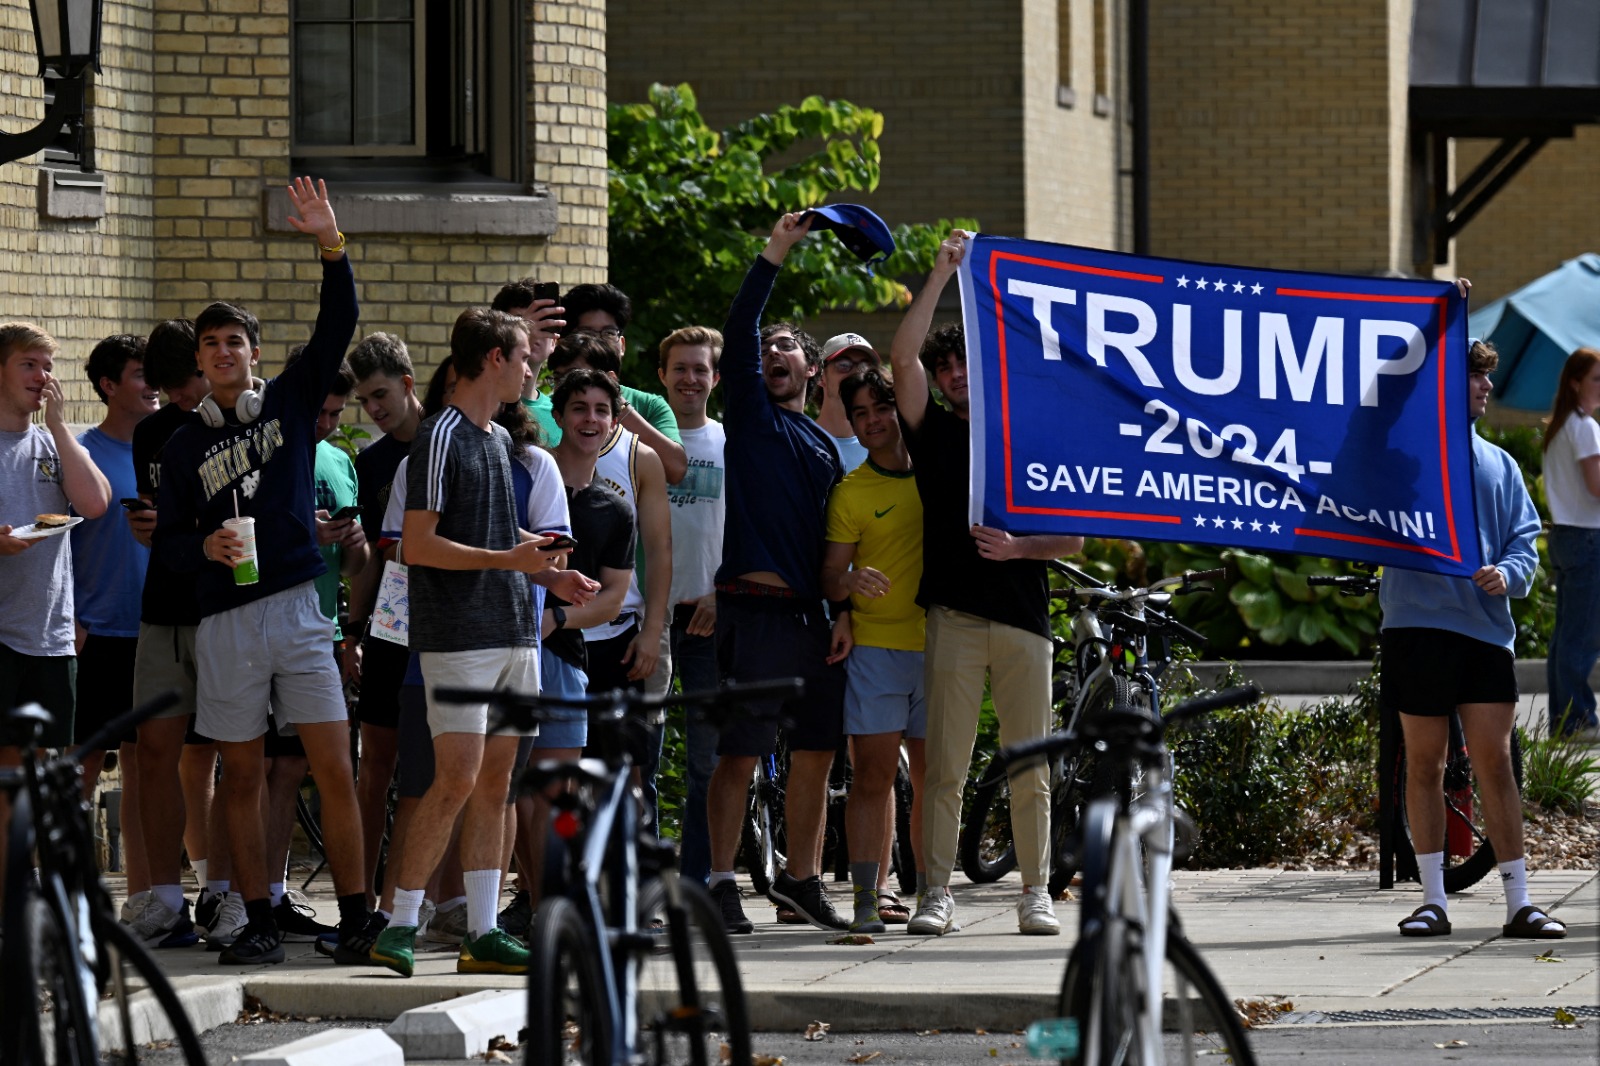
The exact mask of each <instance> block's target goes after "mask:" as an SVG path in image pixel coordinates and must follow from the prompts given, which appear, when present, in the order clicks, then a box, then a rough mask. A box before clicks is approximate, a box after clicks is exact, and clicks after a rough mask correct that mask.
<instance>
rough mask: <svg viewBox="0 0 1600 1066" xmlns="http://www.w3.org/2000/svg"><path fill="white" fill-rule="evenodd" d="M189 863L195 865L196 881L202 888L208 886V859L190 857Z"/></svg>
mask: <svg viewBox="0 0 1600 1066" xmlns="http://www.w3.org/2000/svg"><path fill="white" fill-rule="evenodd" d="M189 865H190V866H193V867H194V883H195V884H197V885H199V886H200V887H201V888H205V887H206V861H205V860H204V859H190V860H189Z"/></svg>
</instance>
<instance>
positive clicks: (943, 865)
mask: <svg viewBox="0 0 1600 1066" xmlns="http://www.w3.org/2000/svg"><path fill="white" fill-rule="evenodd" d="M967 236H968V235H967V234H965V233H963V232H962V231H959V230H957V231H956V232H954V233H952V234H951V235H950V237H948V238H947V239H946V240H945V241H944V242H943V243H941V244H940V245H939V252H938V255H937V257H936V259H935V261H934V266H933V270H932V271H931V272H930V273H929V275H928V281H927V284H926V285H924V286H923V288H922V291H921V292H920V293H918V294H917V298H916V299H915V300H914V301H913V302H912V304H911V308H910V309H909V310H908V311H907V312H906V316H905V319H904V320H903V321H902V322H901V324H900V328H899V330H898V331H897V332H896V333H895V337H894V344H893V347H892V348H891V350H890V360H891V362H892V363H893V366H894V371H895V379H896V381H897V382H898V383H899V387H897V388H896V389H895V404H896V407H897V408H898V409H899V414H900V422H901V427H902V433H903V436H904V438H905V442H906V446H907V448H908V450H909V451H910V453H911V458H912V467H913V470H914V471H915V476H916V480H917V490H918V492H919V493H920V494H921V496H922V506H923V571H922V583H921V588H920V590H919V592H918V595H917V602H918V603H919V604H921V605H922V606H923V607H924V608H926V610H927V612H928V623H927V642H926V655H925V658H924V669H925V680H924V688H925V691H926V695H927V706H928V737H927V771H926V780H925V787H926V789H927V799H926V800H925V801H924V805H923V807H924V816H923V817H924V829H923V841H924V859H925V862H926V864H927V870H928V872H927V884H926V885H919V886H918V889H919V891H918V894H917V912H916V914H915V915H913V916H912V918H911V921H910V923H909V924H908V925H907V927H906V931H907V932H908V933H912V934H922V935H928V934H933V935H942V934H944V933H947V932H951V931H954V930H957V929H959V928H960V925H959V924H958V923H957V922H956V919H955V905H954V902H953V901H952V900H951V897H950V889H949V885H950V877H951V874H952V872H953V871H954V868H955V857H956V840H957V837H958V835H959V833H960V823H961V794H962V789H963V787H964V786H965V784H966V781H967V775H968V771H969V769H970V765H971V762H972V747H973V743H974V742H975V740H976V737H977V725H978V710H979V706H980V704H981V703H982V700H983V684H984V677H985V674H987V675H988V679H989V684H990V689H991V693H992V695H993V699H994V708H995V714H996V717H997V718H998V719H999V722H1000V741H1001V743H1002V744H1007V745H1011V744H1017V743H1020V742H1021V741H1024V740H1027V739H1030V738H1032V737H1038V736H1043V735H1045V734H1046V733H1048V732H1049V731H1050V727H1051V722H1050V661H1051V652H1052V646H1051V643H1050V620H1049V611H1048V588H1049V584H1048V581H1047V576H1046V575H1047V571H1046V569H1045V567H1044V563H1043V561H1042V560H1045V559H1055V558H1058V557H1060V556H1063V555H1071V554H1073V553H1075V552H1077V551H1080V550H1081V549H1082V548H1083V538H1082V537H1080V536H1071V535H1067V536H1059V535H1044V536H1015V535H1013V534H1011V533H1008V532H1006V531H1004V530H1001V529H997V528H993V527H990V526H982V525H976V524H971V523H969V522H968V521H967V512H968V483H969V477H970V469H969V463H970V441H971V438H972V427H971V426H970V424H969V420H970V406H969V403H968V387H967V366H966V363H967V348H966V343H965V339H964V336H963V332H962V329H961V327H960V326H945V327H941V328H940V329H938V330H935V331H934V332H933V333H932V334H930V333H929V332H928V329H929V326H930V325H931V324H932V321H933V312H934V309H935V307H936V306H937V305H938V301H939V294H940V293H941V292H943V291H944V287H945V285H946V284H947V283H948V282H949V280H950V278H951V276H952V275H953V274H954V273H955V271H956V268H957V266H958V265H959V264H960V262H961V259H962V256H963V254H964V252H965V241H966V238H967ZM924 369H926V370H927V372H928V375H929V376H931V378H932V380H933V383H934V384H935V385H936V386H937V387H938V389H939V392H940V393H941V394H942V395H943V397H944V398H945V400H946V401H947V402H948V403H949V404H950V407H949V408H948V409H946V408H945V407H943V406H940V405H939V404H937V403H934V402H933V400H932V397H931V395H930V394H929V390H928V389H927V388H922V387H917V382H918V379H919V378H921V377H922V376H923V371H924ZM1011 825H1012V832H1013V835H1014V837H1015V840H1016V845H1017V864H1018V866H1019V867H1020V868H1021V870H1022V879H1023V894H1022V898H1021V899H1020V900H1019V901H1018V903H1017V925H1018V929H1019V930H1020V931H1021V932H1023V933H1028V934H1042V935H1051V934H1055V933H1059V932H1060V931H1061V923H1060V922H1059V921H1058V920H1057V918H1056V916H1055V908H1054V907H1053V905H1052V904H1051V901H1050V897H1049V893H1048V889H1047V887H1046V886H1047V885H1048V883H1049V839H1050V782H1049V776H1048V771H1047V770H1046V768H1045V767H1043V766H1039V767H1033V768H1031V769H1028V770H1023V771H1020V772H1014V773H1013V774H1012V775H1011Z"/></svg>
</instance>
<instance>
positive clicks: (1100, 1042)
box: [1061, 797, 1153, 1066]
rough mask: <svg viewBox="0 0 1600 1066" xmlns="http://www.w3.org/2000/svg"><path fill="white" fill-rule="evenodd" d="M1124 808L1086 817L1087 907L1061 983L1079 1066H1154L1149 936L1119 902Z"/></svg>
mask: <svg viewBox="0 0 1600 1066" xmlns="http://www.w3.org/2000/svg"><path fill="white" fill-rule="evenodd" d="M1116 829H1117V803H1116V800H1114V799H1111V798H1109V797H1103V798H1100V799H1097V800H1094V801H1093V802H1091V803H1090V805H1089V808H1088V810H1087V811H1085V812H1084V816H1083V852H1082V855H1083V902H1082V905H1081V907H1080V910H1079V927H1078V929H1079V931H1078V942H1077V943H1076V944H1075V945H1073V948H1072V954H1071V955H1069V956H1068V957H1067V970H1066V973H1065V975H1064V976H1063V977H1062V982H1061V1016H1062V1017H1064V1018H1071V1019H1073V1020H1074V1021H1075V1022H1076V1023H1077V1027H1078V1054H1077V1056H1076V1057H1074V1058H1071V1059H1066V1060H1063V1061H1065V1062H1070V1063H1072V1064H1073V1066H1133V1064H1140V1063H1145V1062H1149V1061H1153V1057H1152V1055H1151V1054H1150V1053H1149V1052H1148V1050H1147V1049H1146V1048H1145V1047H1144V1046H1143V1044H1142V1042H1141V1039H1140V1034H1141V1031H1142V1030H1141V1027H1140V1024H1139V1019H1140V1012H1141V1007H1142V1005H1143V1003H1144V998H1145V997H1144V967H1143V958H1144V953H1143V942H1142V935H1143V930H1142V929H1141V928H1140V927H1139V926H1138V924H1137V923H1136V922H1135V921H1133V920H1131V919H1130V918H1129V916H1127V915H1124V914H1123V913H1122V911H1121V908H1120V907H1119V906H1118V901H1117V900H1115V899H1113V898H1112V892H1113V890H1114V888H1113V886H1112V884H1111V880H1112V872H1113V871H1112V862H1113V858H1112V856H1113V854H1114V852H1113V847H1114V844H1115V836H1116Z"/></svg>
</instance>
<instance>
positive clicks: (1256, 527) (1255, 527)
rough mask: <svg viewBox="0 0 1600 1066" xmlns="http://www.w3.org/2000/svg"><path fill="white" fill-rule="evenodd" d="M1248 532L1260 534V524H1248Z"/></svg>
mask: <svg viewBox="0 0 1600 1066" xmlns="http://www.w3.org/2000/svg"><path fill="white" fill-rule="evenodd" d="M1250 532H1252V533H1260V532H1261V523H1260V522H1251V523H1250Z"/></svg>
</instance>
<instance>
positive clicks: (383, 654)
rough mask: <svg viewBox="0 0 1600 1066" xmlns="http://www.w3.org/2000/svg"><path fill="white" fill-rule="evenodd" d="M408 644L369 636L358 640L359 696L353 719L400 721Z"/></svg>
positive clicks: (384, 723)
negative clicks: (404, 645) (359, 660)
mask: <svg viewBox="0 0 1600 1066" xmlns="http://www.w3.org/2000/svg"><path fill="white" fill-rule="evenodd" d="M410 658H411V651H410V649H409V648H406V647H403V646H402V645H399V644H396V643H394V642H393V641H388V640H379V639H378V638H377V637H373V636H368V637H367V638H366V639H365V640H363V641H362V642H361V698H360V699H359V700H357V701H356V711H355V719H356V721H358V722H361V723H363V724H364V725H375V726H381V727H382V728H384V729H396V728H398V727H399V725H400V686H401V685H402V684H404V683H405V679H406V663H407V662H408V661H409V660H410Z"/></svg>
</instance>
